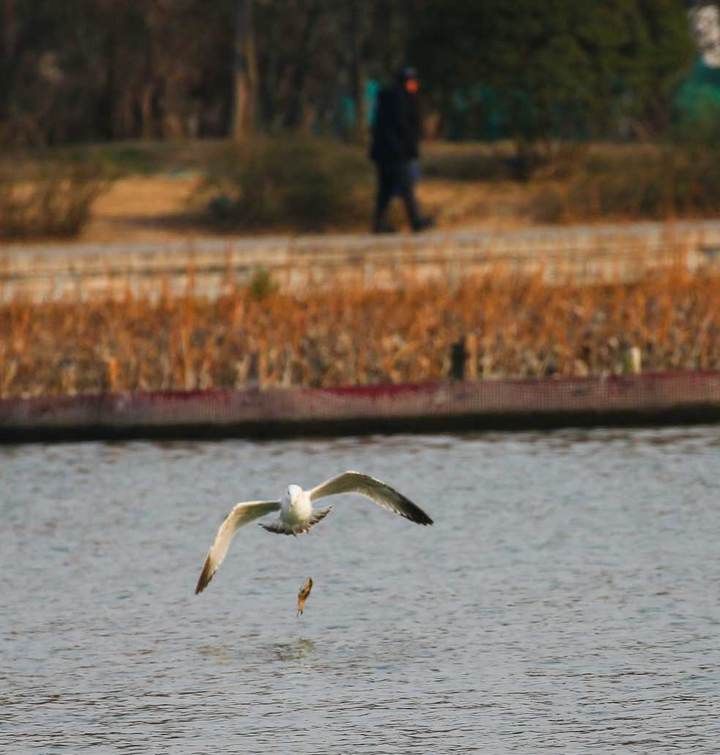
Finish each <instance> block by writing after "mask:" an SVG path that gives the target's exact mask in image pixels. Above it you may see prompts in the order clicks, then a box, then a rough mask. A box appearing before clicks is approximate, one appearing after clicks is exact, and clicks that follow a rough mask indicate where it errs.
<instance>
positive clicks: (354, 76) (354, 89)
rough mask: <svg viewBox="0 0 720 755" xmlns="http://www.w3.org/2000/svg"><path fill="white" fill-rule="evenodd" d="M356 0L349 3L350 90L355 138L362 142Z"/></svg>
mask: <svg viewBox="0 0 720 755" xmlns="http://www.w3.org/2000/svg"><path fill="white" fill-rule="evenodd" d="M358 5H359V3H358V0H351V3H350V30H349V31H350V38H349V40H348V41H349V43H350V92H351V96H352V99H353V103H354V105H355V124H354V125H355V128H354V131H355V138H356V139H357V140H358V141H360V142H363V141H365V137H366V129H365V92H364V90H363V72H362V58H361V54H360V9H359V7H358Z"/></svg>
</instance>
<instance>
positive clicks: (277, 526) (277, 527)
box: [260, 506, 332, 535]
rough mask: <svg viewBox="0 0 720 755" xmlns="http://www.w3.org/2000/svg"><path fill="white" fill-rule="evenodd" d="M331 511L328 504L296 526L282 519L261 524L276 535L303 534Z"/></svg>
mask: <svg viewBox="0 0 720 755" xmlns="http://www.w3.org/2000/svg"><path fill="white" fill-rule="evenodd" d="M331 511H332V506H328V507H327V508H326V509H317V510H315V511H313V513H312V514H310V518H309V519H308V520H307V521H306V522H303V523H302V524H296V525H295V526H294V527H291V526H289V525H287V524H285V523H284V522H283V521H282V520H280V519H278V520H277V521H276V522H270V524H263V523H262V522H260V526H261V527H262V528H263V529H266V530H267V531H268V532H273V533H274V534H276V535H302V534H303V533H304V532H309V531H310V529H311V528H312V527H314V526H315V525H316V524H317V523H318V522H319V521H320V520H322V519H324V518H325V517H326V516H327V515H328V514H329V513H330V512H331Z"/></svg>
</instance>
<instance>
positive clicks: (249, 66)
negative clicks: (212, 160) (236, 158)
mask: <svg viewBox="0 0 720 755" xmlns="http://www.w3.org/2000/svg"><path fill="white" fill-rule="evenodd" d="M252 7H253V0H236V4H235V51H234V63H233V116H232V124H231V135H232V137H233V139H242V138H243V137H245V136H247V135H248V134H249V133H250V132H251V131H252V130H253V127H254V125H255V99H256V93H257V56H256V51H255V34H254V28H253V19H252V15H253V14H252Z"/></svg>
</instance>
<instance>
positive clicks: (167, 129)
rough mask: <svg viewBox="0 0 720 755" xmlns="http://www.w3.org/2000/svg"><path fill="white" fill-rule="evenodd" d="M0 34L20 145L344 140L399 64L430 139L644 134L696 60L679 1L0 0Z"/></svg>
mask: <svg viewBox="0 0 720 755" xmlns="http://www.w3.org/2000/svg"><path fill="white" fill-rule="evenodd" d="M0 30H1V31H0V136H1V138H2V140H3V141H4V142H5V143H13V144H19V143H22V144H31V145H39V144H60V143H66V142H78V141H103V140H112V139H151V138H152V139H157V138H161V139H165V138H173V137H220V136H224V135H227V134H232V133H234V134H236V135H237V134H238V132H239V131H242V130H243V129H244V130H258V131H260V132H262V133H275V132H277V131H280V130H283V129H292V130H300V131H304V132H309V133H313V134H316V135H317V134H326V135H327V134H332V135H342V136H346V137H352V136H356V135H358V134H362V133H364V132H365V131H366V125H367V119H368V114H369V109H370V108H369V105H370V103H369V99H370V98H371V96H372V93H373V91H375V89H376V88H377V85H378V83H379V82H381V81H383V80H384V79H386V78H387V77H388V76H389V75H391V74H392V72H393V71H394V70H395V69H396V68H397V67H398V66H399V65H401V64H403V63H406V62H411V63H412V64H413V65H415V66H417V67H418V68H419V70H420V72H421V75H422V79H423V84H424V88H425V90H426V95H425V115H426V120H427V121H428V126H429V128H430V130H431V131H432V132H433V134H434V135H436V136H445V137H452V138H462V139H469V138H488V137H490V138H511V139H513V140H515V141H516V142H517V144H518V147H522V146H524V145H527V144H529V143H532V144H534V143H538V142H541V141H543V140H548V139H553V138H573V139H577V138H583V139H587V138H593V139H597V138H618V137H620V138H644V137H648V136H657V135H658V134H662V133H664V132H665V131H666V130H667V129H668V128H669V126H670V124H671V121H672V117H673V102H674V96H675V93H676V91H677V88H678V86H679V84H680V83H682V81H683V78H684V77H686V76H687V73H688V71H689V70H690V67H691V66H692V63H693V61H694V58H695V51H694V45H693V41H692V38H691V35H690V29H689V23H688V17H687V8H686V4H685V3H683V2H681V1H680V0H605V1H604V2H602V3H599V2H597V1H596V0H542V1H540V0H514V1H513V2H511V3H508V2H507V0H403V1H402V2H400V1H399V0H362V1H361V0H347V1H346V2H337V1H336V0H214V2H211V3H208V2H207V1H206V0H64V2H62V3H58V2H55V1H54V0H32V2H29V1H25V0H2V3H0ZM239 100H242V101H241V102H240V101H239ZM240 110H242V112H240Z"/></svg>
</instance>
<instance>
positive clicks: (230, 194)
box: [200, 136, 371, 231]
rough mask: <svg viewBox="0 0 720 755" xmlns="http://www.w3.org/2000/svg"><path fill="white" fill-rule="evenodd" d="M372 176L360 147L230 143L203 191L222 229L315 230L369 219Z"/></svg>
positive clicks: (296, 141)
mask: <svg viewBox="0 0 720 755" xmlns="http://www.w3.org/2000/svg"><path fill="white" fill-rule="evenodd" d="M370 178H371V171H370V164H369V162H368V160H367V158H366V157H365V156H364V155H363V153H362V152H360V151H359V150H358V149H357V148H352V147H349V146H346V145H341V144H336V143H334V142H326V141H319V140H314V139H303V138H297V137H290V136H288V137H287V138H276V139H256V140H252V141H248V142H244V143H241V144H237V145H233V146H231V147H228V148H227V150H225V151H224V153H223V154H222V155H221V157H220V159H219V160H217V161H216V162H214V163H213V164H211V166H210V167H209V170H208V178H207V180H206V182H205V183H204V185H203V186H202V187H201V190H200V191H201V197H202V198H205V199H206V198H207V197H208V196H209V200H207V208H208V214H209V216H210V219H211V221H212V222H213V223H214V224H216V225H219V226H221V227H226V228H253V227H273V226H275V227H292V228H297V229H298V230H303V231H316V230H322V229H324V228H327V227H330V226H335V227H338V226H344V225H348V224H351V225H352V224H354V223H357V222H362V223H367V222H368V218H369V216H370V210H369V206H368V197H369V193H368V192H367V191H366V189H367V186H368V184H369V179H370ZM364 189H365V191H363V190H364Z"/></svg>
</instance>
